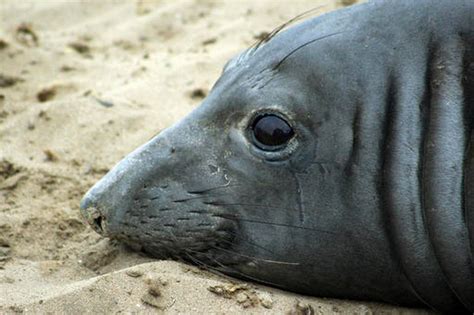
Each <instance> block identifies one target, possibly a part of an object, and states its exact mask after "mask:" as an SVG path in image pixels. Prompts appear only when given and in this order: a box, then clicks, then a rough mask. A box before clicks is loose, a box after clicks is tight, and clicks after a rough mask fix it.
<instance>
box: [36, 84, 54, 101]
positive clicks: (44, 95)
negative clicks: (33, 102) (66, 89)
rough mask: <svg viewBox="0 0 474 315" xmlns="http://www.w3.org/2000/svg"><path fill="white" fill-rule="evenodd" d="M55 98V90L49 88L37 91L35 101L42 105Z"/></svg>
mask: <svg viewBox="0 0 474 315" xmlns="http://www.w3.org/2000/svg"><path fill="white" fill-rule="evenodd" d="M55 96H56V88H55V87H49V88H44V89H42V90H41V91H39V92H38V93H37V94H36V99H37V100H38V101H40V102H42V103H43V102H47V101H49V100H52V99H53V98H54V97H55Z"/></svg>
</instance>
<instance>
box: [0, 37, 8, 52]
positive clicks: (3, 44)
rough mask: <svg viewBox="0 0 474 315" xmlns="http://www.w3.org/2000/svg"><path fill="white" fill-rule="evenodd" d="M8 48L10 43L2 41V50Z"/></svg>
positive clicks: (0, 45)
mask: <svg viewBox="0 0 474 315" xmlns="http://www.w3.org/2000/svg"><path fill="white" fill-rule="evenodd" d="M7 47H8V43H7V42H6V41H4V40H3V39H0V50H2V49H5V48H7Z"/></svg>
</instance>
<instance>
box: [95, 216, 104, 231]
mask: <svg viewBox="0 0 474 315" xmlns="http://www.w3.org/2000/svg"><path fill="white" fill-rule="evenodd" d="M94 225H95V227H96V229H97V230H98V231H100V232H103V231H104V229H103V228H102V216H98V217H97V218H95V219H94Z"/></svg>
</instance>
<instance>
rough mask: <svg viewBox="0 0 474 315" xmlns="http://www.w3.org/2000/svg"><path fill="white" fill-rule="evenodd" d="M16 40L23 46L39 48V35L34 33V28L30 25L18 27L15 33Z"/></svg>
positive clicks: (24, 24)
mask: <svg viewBox="0 0 474 315" xmlns="http://www.w3.org/2000/svg"><path fill="white" fill-rule="evenodd" d="M15 38H16V40H17V41H18V42H20V43H21V44H23V45H25V46H28V47H32V46H38V42H39V38H38V35H36V33H35V32H34V31H33V27H32V26H31V25H30V24H28V23H22V24H20V25H18V27H17V28H16V32H15Z"/></svg>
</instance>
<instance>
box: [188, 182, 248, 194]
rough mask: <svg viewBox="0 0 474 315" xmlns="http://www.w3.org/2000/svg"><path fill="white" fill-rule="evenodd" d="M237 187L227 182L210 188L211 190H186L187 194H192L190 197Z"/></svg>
mask: <svg viewBox="0 0 474 315" xmlns="http://www.w3.org/2000/svg"><path fill="white" fill-rule="evenodd" d="M239 186H240V185H230V181H229V182H228V183H227V184H225V185H221V186H216V187H211V188H205V189H197V190H188V191H187V192H188V194H192V195H200V194H204V193H207V192H210V191H214V190H218V189H223V188H228V187H239Z"/></svg>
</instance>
